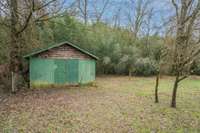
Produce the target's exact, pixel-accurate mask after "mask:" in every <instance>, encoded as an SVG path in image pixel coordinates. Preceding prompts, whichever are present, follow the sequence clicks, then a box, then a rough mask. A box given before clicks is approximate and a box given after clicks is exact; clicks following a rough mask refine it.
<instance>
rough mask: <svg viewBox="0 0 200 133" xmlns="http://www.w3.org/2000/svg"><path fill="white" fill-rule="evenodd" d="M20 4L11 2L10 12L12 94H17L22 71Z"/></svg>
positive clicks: (15, 0)
mask: <svg viewBox="0 0 200 133" xmlns="http://www.w3.org/2000/svg"><path fill="white" fill-rule="evenodd" d="M17 8H18V3H17V0H11V1H10V12H11V27H10V28H11V31H10V37H11V43H10V63H9V69H10V72H11V81H12V92H15V91H16V89H17V83H18V81H17V79H18V75H19V71H20V56H19V53H20V52H19V51H20V43H19V40H20V37H19V35H18V34H17V27H18V19H19V17H18V11H17Z"/></svg>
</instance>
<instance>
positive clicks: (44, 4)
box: [0, 0, 57, 92]
mask: <svg viewBox="0 0 200 133" xmlns="http://www.w3.org/2000/svg"><path fill="white" fill-rule="evenodd" d="M56 2H57V1H56V0H48V1H43V0H26V1H22V0H3V1H1V8H0V10H1V12H2V11H5V10H7V11H9V13H7V14H5V15H6V17H7V18H8V19H7V21H4V22H3V24H4V25H5V26H7V28H8V29H10V51H9V53H10V54H9V66H10V67H9V68H10V72H11V75H12V80H11V81H12V91H13V92H15V91H16V89H17V82H18V77H19V75H20V73H21V71H22V49H23V42H22V40H23V33H24V31H25V30H26V29H27V28H28V27H29V24H30V22H38V21H40V20H41V19H43V18H45V19H47V18H49V17H52V16H53V15H51V14H50V13H44V10H45V11H50V10H52V11H55V10H54V8H55V5H54V6H52V5H53V4H55V3H56ZM52 8H53V9H52ZM56 12H57V10H56ZM54 13H55V12H54ZM8 20H10V21H8Z"/></svg>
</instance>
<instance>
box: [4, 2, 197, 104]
mask: <svg viewBox="0 0 200 133" xmlns="http://www.w3.org/2000/svg"><path fill="white" fill-rule="evenodd" d="M156 3H157V1H156V0H154V1H149V0H127V1H119V2H115V1H112V0H103V2H102V3H99V2H98V1H90V0H65V1H62V0H49V1H43V0H26V1H18V0H10V1H9V0H3V1H1V2H0V7H1V8H0V24H1V25H0V51H1V52H0V59H1V60H0V64H1V68H2V71H1V83H2V85H3V86H4V87H3V88H4V89H5V90H8V89H9V90H11V91H12V92H15V91H16V90H17V89H20V87H21V86H19V85H20V84H23V86H24V85H25V82H27V79H26V78H27V73H28V68H27V62H26V61H25V60H24V59H23V55H25V54H26V53H28V52H30V51H32V50H33V49H36V48H42V47H45V46H47V45H51V44H55V43H60V42H63V41H69V42H72V43H74V44H77V45H79V46H80V47H81V48H84V49H86V50H89V51H92V53H93V54H95V55H97V56H98V57H99V58H100V60H99V61H98V62H97V74H98V75H101V74H114V75H129V76H130V77H131V76H156V84H155V102H156V103H157V102H158V93H159V81H160V76H161V75H172V76H175V81H174V87H173V88H172V89H173V92H172V101H171V106H172V107H176V95H177V90H178V86H179V83H180V82H181V81H182V80H184V79H185V78H187V77H188V76H189V75H191V74H196V75H199V69H200V64H199V58H198V57H199V53H200V48H199V42H200V41H199V40H200V37H199V33H200V32H199V28H200V27H199V12H200V3H199V1H198V0H182V1H180V2H179V1H175V0H171V1H170V2H163V5H167V6H166V8H164V9H162V8H156V7H155V5H156ZM169 10H171V11H173V12H172V13H170V14H167V13H162V12H166V11H169ZM110 12H112V13H110ZM163 16H165V19H163ZM163 49H164V52H163ZM21 82H22V83H21Z"/></svg>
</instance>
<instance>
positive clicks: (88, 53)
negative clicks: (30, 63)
mask: <svg viewBox="0 0 200 133" xmlns="http://www.w3.org/2000/svg"><path fill="white" fill-rule="evenodd" d="M62 45H69V46H71V47H73V48H75V49H77V50H79V51H80V52H82V53H84V54H86V55H88V56H90V57H92V58H94V59H95V60H98V59H99V58H98V57H97V56H95V55H93V54H91V53H90V52H88V51H86V50H84V49H82V48H80V47H78V46H76V45H74V44H72V43H70V42H68V41H65V42H62V43H59V44H56V45H51V46H49V47H47V48H43V49H40V50H37V51H34V52H32V53H29V54H27V55H25V56H24V58H29V57H31V56H34V55H37V54H39V53H42V52H45V51H47V50H50V49H52V48H56V47H59V46H62Z"/></svg>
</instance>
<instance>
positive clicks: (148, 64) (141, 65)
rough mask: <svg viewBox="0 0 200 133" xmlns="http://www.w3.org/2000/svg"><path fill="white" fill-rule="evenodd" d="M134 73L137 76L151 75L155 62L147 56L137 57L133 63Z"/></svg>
mask: <svg viewBox="0 0 200 133" xmlns="http://www.w3.org/2000/svg"><path fill="white" fill-rule="evenodd" d="M134 73H135V75H138V76H151V75H154V74H155V73H156V63H155V61H153V60H150V59H149V58H139V59H137V60H136V62H135V65H134Z"/></svg>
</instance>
